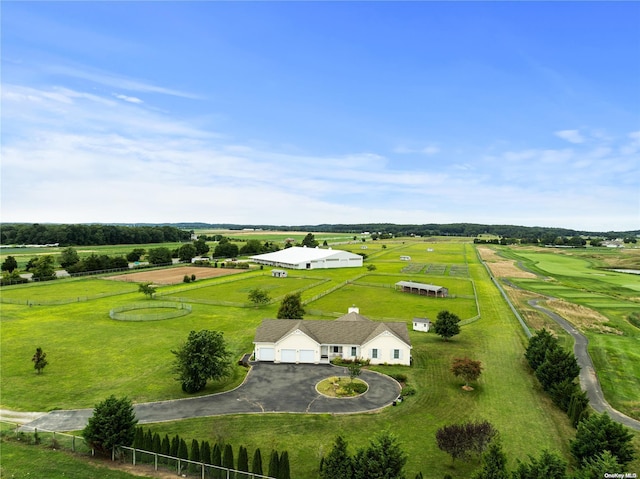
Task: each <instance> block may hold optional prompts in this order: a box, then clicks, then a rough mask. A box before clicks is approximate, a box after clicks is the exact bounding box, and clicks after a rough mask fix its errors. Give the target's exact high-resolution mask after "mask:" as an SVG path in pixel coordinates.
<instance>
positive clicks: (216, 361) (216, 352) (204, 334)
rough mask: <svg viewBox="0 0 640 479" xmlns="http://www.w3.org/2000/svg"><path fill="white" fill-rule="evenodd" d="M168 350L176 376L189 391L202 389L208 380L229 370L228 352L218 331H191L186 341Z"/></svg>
mask: <svg viewBox="0 0 640 479" xmlns="http://www.w3.org/2000/svg"><path fill="white" fill-rule="evenodd" d="M171 352H172V353H173V354H174V355H175V356H176V360H175V363H174V366H175V367H174V369H175V371H176V373H177V374H178V377H177V378H176V379H177V380H178V381H180V382H181V383H182V390H183V391H185V392H188V393H195V392H198V391H201V390H202V389H204V387H205V386H206V384H207V380H209V379H212V380H214V381H217V380H220V379H222V378H224V377H225V376H227V375H228V374H229V372H230V371H231V362H230V360H229V352H228V351H227V347H226V343H225V341H224V337H223V335H222V333H221V332H219V331H209V330H206V329H205V330H202V331H197V332H196V331H191V332H190V333H189V337H188V338H187V341H186V342H185V343H184V344H183V345H182V346H181V347H180V348H179V349H177V350H175V351H171Z"/></svg>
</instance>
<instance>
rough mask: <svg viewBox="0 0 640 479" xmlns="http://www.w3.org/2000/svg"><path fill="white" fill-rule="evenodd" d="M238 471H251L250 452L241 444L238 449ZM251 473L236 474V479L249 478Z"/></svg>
mask: <svg viewBox="0 0 640 479" xmlns="http://www.w3.org/2000/svg"><path fill="white" fill-rule="evenodd" d="M238 471H246V472H249V453H248V452H247V448H246V447H244V446H240V448H239V449H238ZM248 478H249V474H240V473H237V474H236V479H248Z"/></svg>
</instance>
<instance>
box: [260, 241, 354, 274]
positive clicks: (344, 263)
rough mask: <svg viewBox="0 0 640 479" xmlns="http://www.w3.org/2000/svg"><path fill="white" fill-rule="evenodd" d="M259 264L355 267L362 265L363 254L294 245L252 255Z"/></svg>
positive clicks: (292, 267)
mask: <svg viewBox="0 0 640 479" xmlns="http://www.w3.org/2000/svg"><path fill="white" fill-rule="evenodd" d="M250 258H251V259H252V260H253V261H255V262H256V263H258V264H266V265H268V266H275V267H276V268H289V269H322V268H353V267H358V266H362V256H360V255H359V254H354V253H350V252H348V251H342V250H338V249H331V248H329V249H322V248H307V247H300V246H292V247H291V248H285V249H282V250H280V251H274V252H273V253H265V254H259V255H255V256H251V257H250Z"/></svg>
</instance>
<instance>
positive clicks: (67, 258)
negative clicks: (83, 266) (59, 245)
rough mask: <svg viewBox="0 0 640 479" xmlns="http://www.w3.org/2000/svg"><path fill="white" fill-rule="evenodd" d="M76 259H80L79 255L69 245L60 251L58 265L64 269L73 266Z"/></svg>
mask: <svg viewBox="0 0 640 479" xmlns="http://www.w3.org/2000/svg"><path fill="white" fill-rule="evenodd" d="M78 261H80V256H79V255H78V252H77V251H76V249H75V248H72V247H71V246H69V247H68V248H65V249H63V250H62V252H61V253H60V266H62V267H63V268H64V269H67V268H68V267H69V266H73V265H74V264H76V263H77V262H78Z"/></svg>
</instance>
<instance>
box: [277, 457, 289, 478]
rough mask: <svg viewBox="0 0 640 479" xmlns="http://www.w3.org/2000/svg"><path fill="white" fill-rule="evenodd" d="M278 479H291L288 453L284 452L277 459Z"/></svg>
mask: <svg viewBox="0 0 640 479" xmlns="http://www.w3.org/2000/svg"><path fill="white" fill-rule="evenodd" d="M277 477H278V479H291V471H290V469H289V453H288V452H287V451H284V452H283V453H282V454H280V459H278V476H277Z"/></svg>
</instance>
